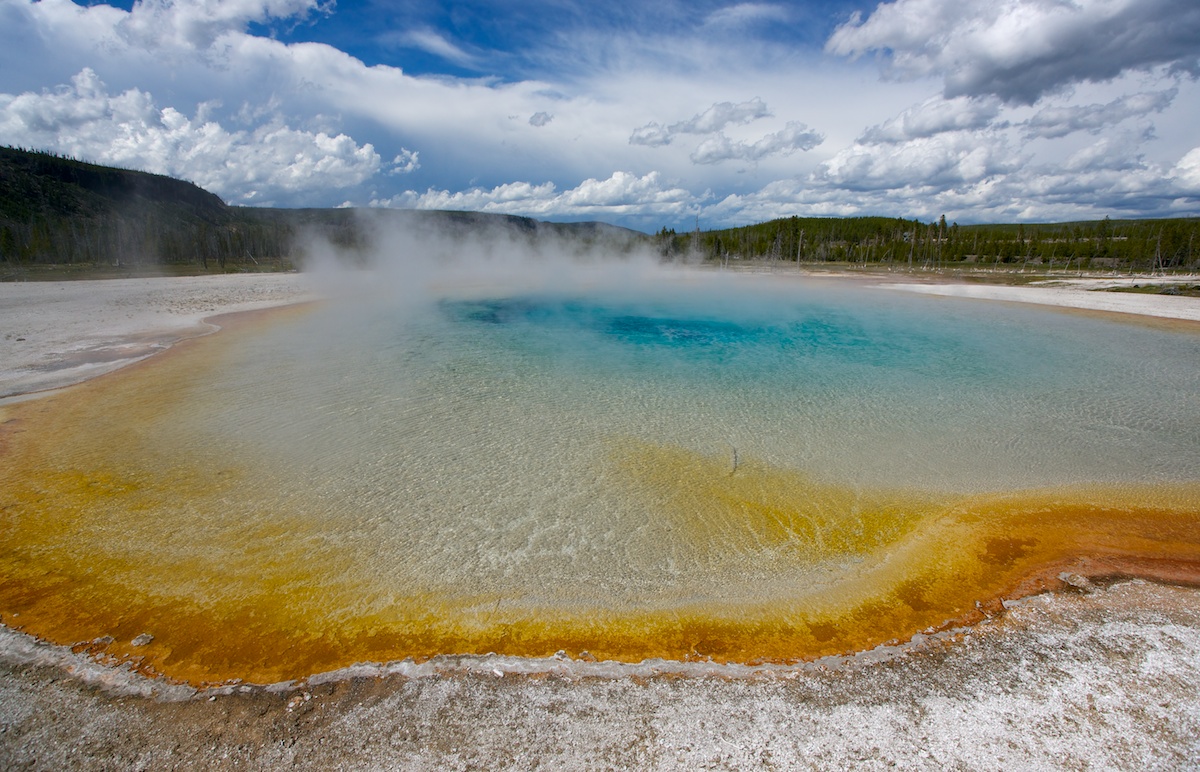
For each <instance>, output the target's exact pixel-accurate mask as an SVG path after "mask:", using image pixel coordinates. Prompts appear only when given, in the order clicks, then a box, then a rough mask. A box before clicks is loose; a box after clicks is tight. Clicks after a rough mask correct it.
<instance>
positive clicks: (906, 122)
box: [859, 97, 1000, 143]
mask: <svg viewBox="0 0 1200 772" xmlns="http://www.w3.org/2000/svg"><path fill="white" fill-rule="evenodd" d="M999 114H1000V104H999V103H998V102H997V101H996V100H995V99H988V98H983V99H975V98H968V97H958V98H956V99H942V98H940V97H934V98H933V99H929V100H927V101H925V102H923V103H921V104H919V105H917V106H916V107H911V108H909V109H907V110H905V111H904V112H902V113H900V115H899V116H897V117H895V118H892V119H890V120H887V121H884V122H883V123H881V124H878V125H876V126H872V127H871V128H869V129H867V130H866V131H865V132H864V133H863V135H862V137H861V138H860V139H859V141H860V142H863V143H876V142H905V141H907V140H910V139H918V138H920V137H932V136H933V135H935V134H941V133H943V132H947V131H964V130H972V129H982V128H985V127H987V126H989V125H990V124H991V123H992V121H994V120H995V119H996V116H997V115H999Z"/></svg>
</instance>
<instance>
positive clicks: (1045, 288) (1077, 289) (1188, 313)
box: [879, 276, 1200, 321]
mask: <svg viewBox="0 0 1200 772" xmlns="http://www.w3.org/2000/svg"><path fill="white" fill-rule="evenodd" d="M1156 283H1157V284H1167V283H1170V284H1200V276H1171V277H1145V276H1142V277H1093V278H1079V279H1059V280H1054V281H1053V282H1052V283H1044V284H1033V285H1025V286H1020V287H1015V286H1008V285H1003V284H958V283H954V284H918V283H884V284H880V285H879V286H881V287H885V288H887V289H899V290H905V291H908V292H920V293H923V294H926V295H942V296H948V297H959V298H979V299H981V300H1005V301H1009V302H1016V303H1034V304H1036V305H1047V306H1058V307H1060V308H1080V309H1084V310H1088V311H1107V312H1111V313H1121V314H1137V315H1140V316H1154V317H1159V318H1162V319H1186V320H1189V321H1200V298H1193V297H1185V296H1172V295H1158V294H1154V295H1142V294H1135V293H1129V292H1103V291H1100V290H1106V289H1110V288H1113V287H1131V286H1133V285H1138V284H1140V285H1141V286H1143V287H1144V286H1146V285H1148V284H1156Z"/></svg>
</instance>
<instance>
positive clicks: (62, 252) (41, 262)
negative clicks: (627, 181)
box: [0, 147, 648, 279]
mask: <svg viewBox="0 0 1200 772" xmlns="http://www.w3.org/2000/svg"><path fill="white" fill-rule="evenodd" d="M391 226H394V227H396V228H406V229H410V230H413V231H414V232H417V233H421V232H423V233H426V234H429V235H437V236H439V237H448V238H451V239H458V238H467V237H472V238H494V237H499V236H500V235H503V236H505V237H507V238H516V239H520V240H524V242H526V243H529V244H531V245H532V244H535V243H539V242H547V241H548V240H550V239H557V240H559V241H562V242H568V243H574V244H595V243H597V242H600V241H603V242H604V243H605V245H607V246H611V247H613V248H616V249H630V248H632V247H634V246H636V245H641V244H645V243H646V242H647V239H648V237H647V236H645V234H641V233H638V232H636V231H632V230H627V229H625V228H618V227H616V226H612V225H607V224H605V223H595V222H588V223H549V222H542V221H538V220H533V219H531V218H528V217H515V216H511V215H498V214H483V213H479V212H430V211H412V210H352V209H264V208H252V207H232V206H228V205H226V204H225V203H224V202H223V201H221V199H220V198H218V197H217V196H215V195H213V194H212V193H209V192H207V191H205V190H203V189H202V188H200V187H198V186H196V185H193V184H192V183H190V182H184V181H182V180H177V179H173V178H171V177H164V176H162V175H157V174H148V173H146V172H139V171H133V170H129V169H116V168H112V167H108V166H98V165H96V164H90V163H85V162H83V161H78V160H75V159H73V158H64V157H62V156H58V155H54V154H50V153H43V152H31V151H26V150H19V149H15V148H9V147H3V148H0V279H2V278H5V277H6V276H7V277H15V276H18V275H20V274H21V272H22V271H21V269H23V268H26V269H27V268H30V267H38V266H48V265H54V266H63V265H67V266H100V267H103V268H105V269H108V270H110V272H111V269H116V270H118V271H120V270H125V269H134V270H137V269H142V270H146V269H150V270H153V269H156V268H162V269H169V268H174V269H183V270H188V271H195V270H270V269H279V268H288V267H291V266H292V265H293V264H294V263H295V262H297V261H299V260H300V259H301V258H302V257H303V255H304V253H305V249H306V248H307V247H308V246H309V245H311V244H312V243H314V241H316V240H318V239H324V240H327V241H329V242H330V243H332V244H335V245H337V246H338V247H340V248H342V249H344V250H347V251H348V252H349V253H350V254H351V255H353V254H354V253H355V252H358V253H360V254H366V253H367V251H369V250H370V249H371V248H372V246H373V240H374V239H375V237H376V234H377V233H378V232H379V230H380V228H383V229H386V228H388V227H391Z"/></svg>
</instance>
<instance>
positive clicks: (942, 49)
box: [826, 0, 1200, 104]
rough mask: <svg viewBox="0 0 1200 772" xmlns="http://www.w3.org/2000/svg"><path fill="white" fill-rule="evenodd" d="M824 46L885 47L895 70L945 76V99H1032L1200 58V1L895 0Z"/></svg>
mask: <svg viewBox="0 0 1200 772" xmlns="http://www.w3.org/2000/svg"><path fill="white" fill-rule="evenodd" d="M826 51H828V52H830V53H835V54H841V55H847V56H860V55H862V54H864V53H867V52H872V51H874V52H878V53H879V55H880V56H881V57H882V58H883V59H884V60H885V61H886V63H887V65H888V68H889V74H891V75H892V76H894V77H901V78H910V77H923V76H937V77H941V78H943V80H944V83H945V94H946V96H947V97H955V96H962V95H973V96H981V95H989V94H990V95H995V96H998V97H1000V98H1001V99H1003V100H1005V101H1006V102H1013V103H1023V104H1032V103H1034V102H1036V101H1037V100H1038V99H1039V98H1040V97H1041V96H1042V95H1043V94H1046V93H1049V92H1053V91H1056V90H1059V89H1061V88H1063V87H1065V86H1069V85H1071V84H1074V83H1080V82H1101V81H1108V80H1112V79H1113V78H1116V77H1117V76H1119V75H1120V74H1121V73H1123V72H1125V71H1127V70H1136V69H1143V70H1144V69H1148V68H1152V67H1155V66H1159V65H1165V66H1169V67H1171V68H1173V69H1175V70H1188V71H1192V72H1194V71H1195V70H1196V68H1197V63H1198V62H1200V5H1198V4H1197V3H1196V2H1195V0H1076V2H1053V1H1051V0H895V2H891V3H884V4H882V5H880V6H879V7H877V8H876V9H875V11H874V12H872V13H871V15H870V16H869V17H867V18H866V19H865V20H864V19H863V18H862V17H861V15H859V14H855V16H854V17H853V18H852V19H851V20H850V21H849V22H847V23H846V24H844V25H842V26H841V27H839V28H838V29H837V30H836V31H835V32H834V34H833V35H832V36H831V37H830V39H829V41H828V43H827V44H826Z"/></svg>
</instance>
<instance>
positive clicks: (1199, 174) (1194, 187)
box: [1171, 147, 1200, 197]
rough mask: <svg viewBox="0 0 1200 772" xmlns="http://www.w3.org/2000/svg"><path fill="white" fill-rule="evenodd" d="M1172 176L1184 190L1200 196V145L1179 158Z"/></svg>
mask: <svg viewBox="0 0 1200 772" xmlns="http://www.w3.org/2000/svg"><path fill="white" fill-rule="evenodd" d="M1171 176H1172V177H1173V178H1174V179H1175V181H1176V182H1177V184H1178V185H1179V187H1180V188H1181V189H1182V190H1185V191H1188V192H1190V193H1191V194H1192V195H1193V196H1197V197H1200V147H1196V148H1192V149H1191V150H1190V151H1188V153H1187V154H1186V155H1184V156H1183V158H1181V159H1179V163H1177V164H1176V165H1175V168H1174V169H1172V174H1171Z"/></svg>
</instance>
